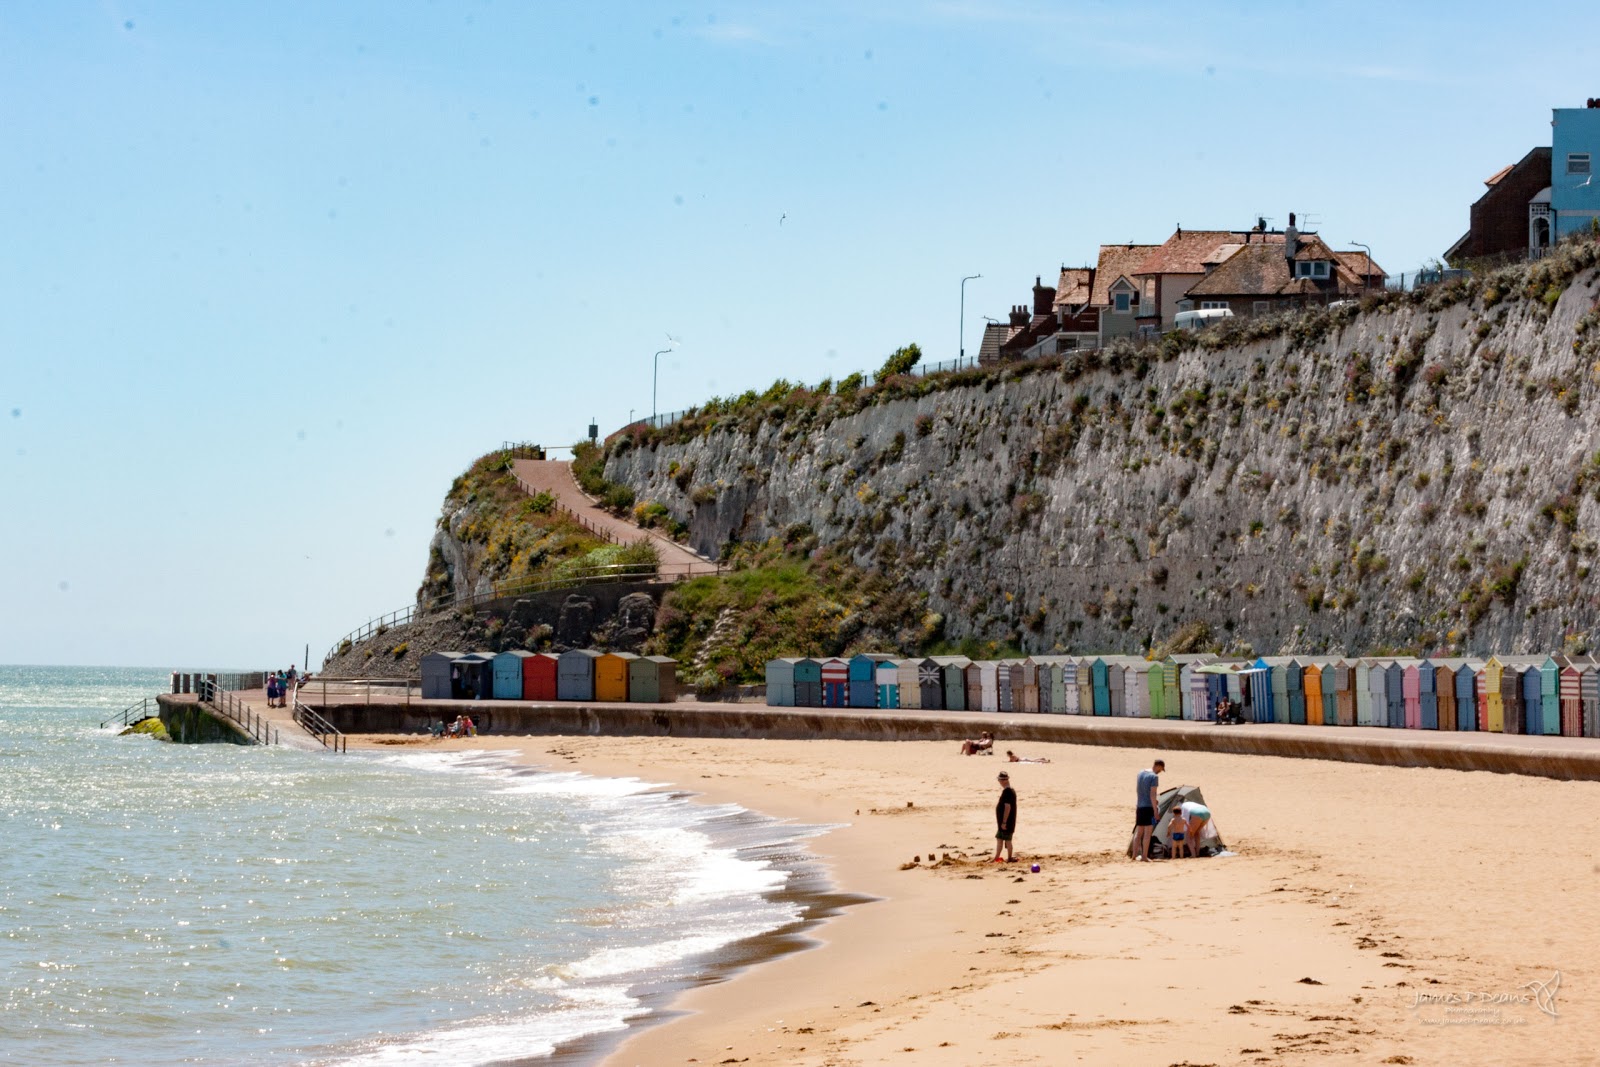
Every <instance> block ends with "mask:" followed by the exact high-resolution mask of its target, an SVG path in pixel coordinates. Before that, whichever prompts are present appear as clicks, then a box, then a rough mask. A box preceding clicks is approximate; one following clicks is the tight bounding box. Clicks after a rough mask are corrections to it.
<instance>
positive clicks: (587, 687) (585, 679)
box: [556, 648, 600, 700]
mask: <svg viewBox="0 0 1600 1067" xmlns="http://www.w3.org/2000/svg"><path fill="white" fill-rule="evenodd" d="M599 658H600V653H599V652H598V651H596V650H595V649H592V648H574V649H570V650H569V651H566V652H563V653H561V658H560V660H558V661H557V662H556V698H557V699H558V700H593V699H594V661H595V660H597V659H599Z"/></svg>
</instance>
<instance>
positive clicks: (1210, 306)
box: [1200, 300, 1228, 311]
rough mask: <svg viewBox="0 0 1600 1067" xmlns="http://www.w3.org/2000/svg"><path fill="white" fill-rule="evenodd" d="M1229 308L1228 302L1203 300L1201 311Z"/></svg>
mask: <svg viewBox="0 0 1600 1067" xmlns="http://www.w3.org/2000/svg"><path fill="white" fill-rule="evenodd" d="M1227 306H1228V302H1227V301H1226V300H1202V301H1200V310H1201V311H1212V310H1214V309H1216V308H1225V307H1227Z"/></svg>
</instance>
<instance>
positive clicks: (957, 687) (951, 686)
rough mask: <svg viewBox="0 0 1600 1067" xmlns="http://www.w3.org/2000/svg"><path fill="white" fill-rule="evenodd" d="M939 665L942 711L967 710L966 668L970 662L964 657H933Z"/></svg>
mask: <svg viewBox="0 0 1600 1067" xmlns="http://www.w3.org/2000/svg"><path fill="white" fill-rule="evenodd" d="M934 662H935V663H937V664H938V665H939V680H940V681H941V682H942V683H943V684H944V709H945V710H946V711H966V710H967V667H968V666H970V665H971V663H972V661H971V660H969V659H967V657H965V656H935V657H934Z"/></svg>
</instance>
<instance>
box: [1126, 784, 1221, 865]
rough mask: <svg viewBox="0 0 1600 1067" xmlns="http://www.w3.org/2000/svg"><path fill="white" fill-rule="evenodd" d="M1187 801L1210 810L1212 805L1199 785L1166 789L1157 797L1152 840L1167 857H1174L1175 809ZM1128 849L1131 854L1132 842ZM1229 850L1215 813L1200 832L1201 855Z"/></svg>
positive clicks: (1213, 854)
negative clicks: (1173, 822) (1173, 828)
mask: <svg viewBox="0 0 1600 1067" xmlns="http://www.w3.org/2000/svg"><path fill="white" fill-rule="evenodd" d="M1185 801H1188V802H1191V803H1195V804H1199V805H1201V806H1202V807H1205V808H1207V809H1208V810H1209V809H1210V805H1209V804H1206V798H1205V796H1204V794H1202V793H1201V792H1200V787H1199V786H1197V785H1180V786H1175V787H1174V788H1172V789H1164V790H1162V791H1161V793H1160V794H1158V795H1157V797H1156V828H1155V831H1154V833H1153V835H1152V840H1153V841H1155V842H1157V843H1159V844H1160V846H1161V848H1162V849H1163V850H1165V853H1164V854H1165V855H1168V856H1170V855H1172V812H1173V809H1174V808H1177V807H1178V806H1179V805H1181V804H1183V803H1184V802H1185ZM1128 847H1129V851H1130V852H1131V851H1132V848H1133V846H1132V843H1131V842H1130V843H1129V846H1128ZM1227 849H1228V846H1227V845H1226V844H1224V843H1223V840H1222V834H1221V833H1220V832H1219V831H1218V830H1217V813H1216V812H1214V811H1213V812H1212V813H1211V818H1209V819H1207V820H1206V824H1205V826H1204V827H1202V828H1201V830H1200V855H1202V856H1215V855H1216V854H1217V853H1219V852H1226V851H1227Z"/></svg>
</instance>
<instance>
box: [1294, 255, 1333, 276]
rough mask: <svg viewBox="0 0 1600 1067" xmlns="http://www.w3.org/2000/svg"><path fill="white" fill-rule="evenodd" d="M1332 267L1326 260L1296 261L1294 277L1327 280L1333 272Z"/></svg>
mask: <svg viewBox="0 0 1600 1067" xmlns="http://www.w3.org/2000/svg"><path fill="white" fill-rule="evenodd" d="M1332 266H1333V265H1332V264H1331V263H1329V262H1328V261H1327V260H1325V259H1299V260H1295V264H1294V276H1295V277H1296V278H1326V277H1328V275H1329V274H1330V273H1331V272H1332Z"/></svg>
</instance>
